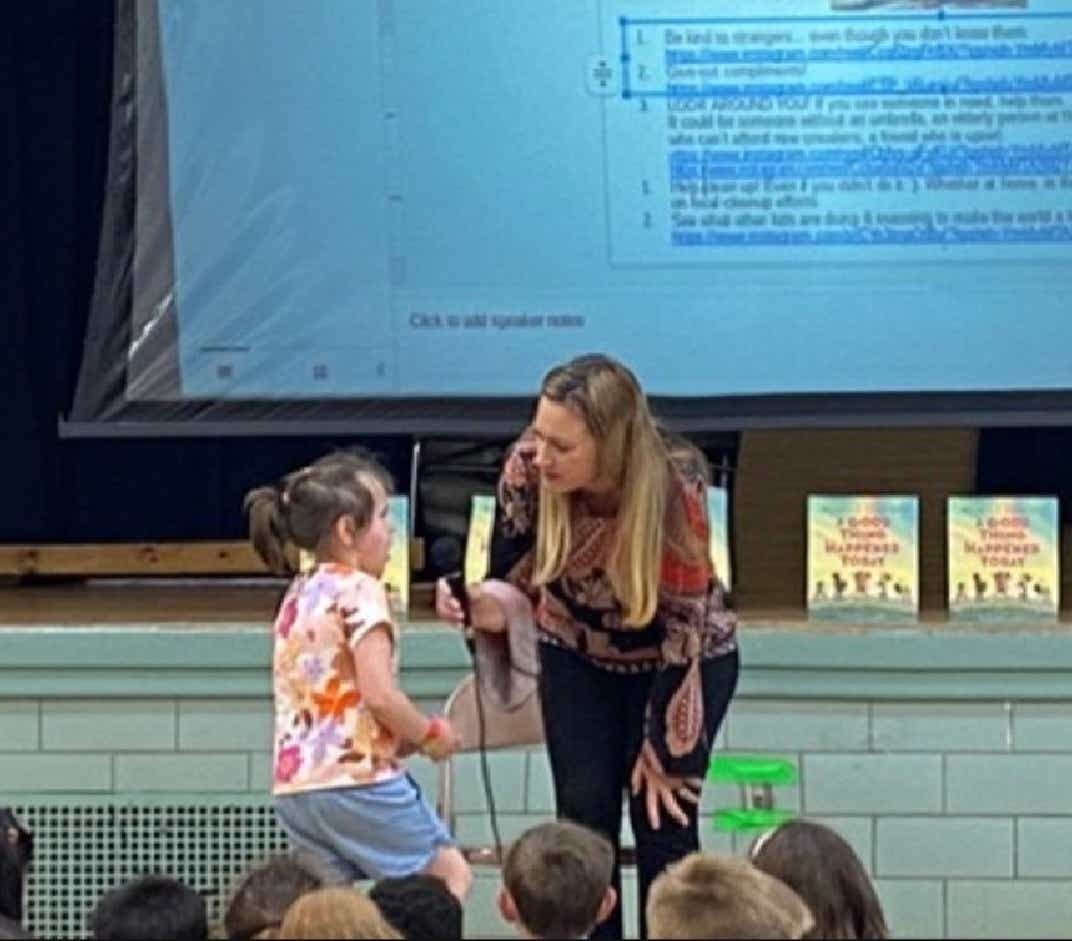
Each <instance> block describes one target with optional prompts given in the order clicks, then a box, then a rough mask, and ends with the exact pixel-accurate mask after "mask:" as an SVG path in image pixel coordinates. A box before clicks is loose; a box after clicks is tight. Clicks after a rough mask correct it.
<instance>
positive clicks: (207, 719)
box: [0, 628, 1072, 937]
mask: <svg viewBox="0 0 1072 941" xmlns="http://www.w3.org/2000/svg"><path fill="white" fill-rule="evenodd" d="M0 633H3V632H0ZM42 637H43V635H42ZM6 639H7V638H6V636H5V637H0V642H6ZM991 641H993V643H991V644H990V645H989V647H988V645H987V644H985V643H982V642H981V639H980V638H976V637H973V636H971V635H969V634H963V635H959V636H958V635H955V634H951V633H949V632H946V635H945V636H942V634H941V633H940V632H936V633H932V634H923V633H920V632H912V631H903V632H901V633H900V634H898V633H897V632H894V631H887V632H882V633H881V634H876V635H873V636H870V637H868V638H863V639H861V638H859V637H857V638H850V637H848V636H846V635H842V634H818V633H814V634H808V633H807V632H802V630H801V629H800V628H797V629H795V630H793V631H788V630H782V631H778V630H773V631H771V630H755V631H749V630H747V629H746V631H745V633H744V635H743V655H744V656H743V658H744V662H745V673H744V676H743V679H742V685H741V691H740V695H739V696H738V698H737V700H736V701H735V703H734V705H733V708H732V711H731V714H730V717H729V720H728V722H727V724H726V727H725V728H724V730H723V734H722V741H721V742H720V746H721V747H724V748H727V749H730V750H732V751H747V752H749V753H758V754H771V755H778V756H785V757H789V758H791V759H793V760H794V761H795V763H796V764H797V766H798V768H799V771H800V775H799V781H798V783H797V784H796V785H794V786H792V787H788V788H783V789H779V791H778V792H777V799H778V804H779V806H782V807H785V808H789V809H791V810H794V811H797V812H799V813H801V814H804V815H807V816H808V817H811V818H814V819H818V820H821V821H824V822H826V823H828V824H830V825H831V826H833V827H834V828H835V829H837V830H838V831H839V832H840V833H842V835H843V836H845V838H846V839H847V840H848V841H849V842H850V843H851V844H852V845H853V846H854V847H855V848H856V850H857V852H858V853H859V855H860V858H861V859H862V860H863V862H864V865H865V866H866V867H867V870H868V872H869V873H871V874H872V876H873V877H874V878H875V879H876V881H877V885H878V888H879V892H880V895H881V897H882V899H883V902H884V904H885V906H886V910H887V914H888V916H889V921H890V924H891V928H892V931H893V933H894V935H895V936H897V937H963V936H975V937H999V936H1000V937H1016V936H1021V937H1024V936H1050V937H1052V936H1059V935H1068V934H1069V933H1070V932H1072V893H1070V892H1069V890H1068V885H1069V883H1068V881H1067V880H1069V878H1072V852H1069V849H1068V847H1069V845H1070V843H1072V791H1070V790H1069V787H1068V781H1069V780H1070V778H1072V691H1070V690H1072V688H1070V687H1068V685H1067V683H1065V684H1063V687H1062V684H1061V683H1060V682H1056V681H1055V677H1059V676H1060V675H1061V671H1065V670H1067V669H1068V668H1069V666H1070V665H1072V639H1066V638H1065V637H1064V636H1063V635H1059V634H1050V635H1042V634H1040V635H1037V636H1032V635H1023V634H1017V633H1015V632H1010V633H1009V634H1007V635H1006V636H1004V637H1000V638H997V639H996V640H995V639H994V638H991ZM49 643H50V642H49V641H48V640H46V639H39V640H38V641H37V642H36V647H35V642H32V641H31V640H29V639H28V638H26V637H24V638H23V639H22V641H21V644H22V646H21V647H18V646H16V647H14V648H8V649H11V650H13V651H14V656H13V657H12V658H8V661H7V663H6V665H5V664H0V803H5V804H34V805H40V804H48V803H56V804H78V805H86V804H93V803H94V802H113V803H114V802H116V801H122V802H127V803H132V804H137V803H139V802H157V803H159V802H162V801H166V802H180V803H184V804H197V803H200V802H215V803H219V802H221V801H224V802H230V801H233V802H236V803H255V804H261V803H264V802H266V801H267V791H268V787H269V777H270V769H269V756H268V743H269V740H270V734H271V708H270V699H269V697H268V692H267V688H266V687H267V680H266V661H265V659H264V649H263V644H262V643H260V642H258V643H257V644H255V645H251V646H250V648H249V650H248V656H247V659H248V663H247V666H246V668H245V669H244V673H245V674H246V678H245V679H241V678H239V680H236V679H235V675H234V671H235V669H236V664H235V663H231V664H230V665H229V666H228V671H229V672H227V673H226V674H225V675H222V674H221V675H218V676H217V675H215V674H216V673H219V669H218V664H217V666H216V667H212V666H211V664H212V663H213V661H214V660H215V659H217V658H216V657H215V654H214V651H213V649H212V648H213V644H214V642H213V641H212V640H211V639H207V635H206V638H203V639H202V641H201V643H202V644H203V645H204V646H202V647H201V648H200V649H199V650H198V652H197V653H196V654H192V653H191V654H188V656H189V657H190V658H191V659H197V660H199V661H201V662H203V669H202V670H201V671H200V672H199V673H198V672H196V671H195V672H191V670H192V667H191V665H190V664H188V663H186V664H184V663H182V662H179V663H173V664H171V665H170V666H168V667H166V668H162V669H161V670H160V671H158V672H157V673H156V674H150V673H146V672H145V671H144V670H143V669H141V668H140V667H139V666H138V664H137V663H136V662H135V663H132V664H130V665H128V666H127V667H125V668H122V670H121V671H120V672H117V671H119V670H120V668H119V667H112V668H106V667H104V666H101V665H100V664H97V665H91V666H86V665H85V664H79V663H78V662H77V656H76V654H75V655H74V656H71V655H70V652H68V653H67V654H65V653H64V651H63V648H62V647H55V646H54V647H48V644H49ZM216 643H222V641H219V642H216ZM454 643H455V639H454V638H450V639H449V641H445V640H444V639H443V637H442V635H441V634H440V635H437V636H435V637H432V636H431V635H428V636H426V637H425V638H424V639H423V640H422V637H421V636H420V632H416V631H414V632H411V633H410V634H409V635H408V637H407V642H406V648H405V649H404V651H403V662H405V661H406V655H407V653H409V654H411V655H412V656H410V660H411V663H412V666H411V668H410V669H408V670H406V672H405V674H404V685H406V686H407V688H409V689H411V691H412V692H413V694H414V695H415V696H417V697H418V698H419V699H420V701H421V702H422V703H423V704H424V705H426V706H427V707H429V708H438V706H439V704H441V703H442V701H443V698H444V696H445V693H446V692H447V691H448V690H449V689H450V688H451V687H452V686H453V684H454V683H455V682H456V681H457V679H458V678H460V677H461V675H462V673H463V671H464V666H465V660H464V651H462V650H461V647H460V644H459V645H458V649H457V650H455V648H454V647H453V646H452V645H453V644H454ZM176 644H180V645H181V638H179V639H177V640H176ZM444 644H449V645H451V646H444ZM42 645H44V646H42ZM1066 647H1067V648H1068V649H1067V650H1066ZM31 648H33V649H36V650H37V652H36V653H35V654H33V656H34V657H36V658H37V659H38V660H40V659H42V658H44V659H47V658H48V657H53V658H54V659H55V660H56V661H57V662H56V663H55V664H54V666H55V669H54V670H53V671H52V673H51V676H52V680H51V681H50V684H47V685H46V688H44V689H40V688H39V686H34V684H33V682H32V681H31V678H30V677H29V673H28V672H27V671H28V670H30V668H29V667H27V666H26V661H27V659H28V658H29V659H33V658H32V657H30V656H29V654H28V653H27V651H28V650H31ZM1031 648H1034V652H1033V653H1027V654H1025V657H1026V658H1027V659H1026V660H1022V661H1017V660H1016V659H1015V657H1013V656H1012V654H1011V653H1010V652H1011V651H1014V650H1030V649H1031ZM179 649H180V647H176V650H179ZM182 649H185V648H184V647H183V648H182ZM969 649H970V650H972V651H974V653H973V654H972V658H973V659H972V658H968V655H967V654H966V653H965V651H967V650H969ZM803 650H807V651H808V655H807V656H804V655H803V654H802V653H801V651H803ZM48 651H51V652H48ZM422 651H423V653H422ZM154 656H155V654H154ZM176 656H179V655H178V654H176ZM116 657H117V662H118V661H119V660H121V659H122V652H121V651H117V652H116ZM65 658H66V659H65ZM987 658H989V659H991V660H992V661H993V663H991V664H990V667H989V669H984V667H986V665H987V664H986V662H985V661H986V660H987ZM72 659H73V660H74V661H75V662H73V663H72V662H70V661H71V660H72ZM135 659H136V658H135ZM233 659H234V657H232V660H233ZM239 659H241V658H239ZM12 660H14V664H13V663H12V662H11V661H12ZM60 661H64V662H60ZM865 661H867V662H865ZM959 661H964V663H963V668H962V669H958V666H957V664H958V662H959ZM868 662H869V663H870V666H868ZM913 662H915V663H916V669H910V668H911V666H912V663H913ZM20 664H21V665H20ZM831 665H832V666H833V669H831V668H830V667H831ZM33 669H37V668H36V667H34V668H33ZM1014 674H1015V675H1016V677H1017V679H1016V681H1015V682H1014V681H1013V680H1012V679H1011V677H1012V676H1013V675H1014ZM124 677H125V678H124ZM184 685H185V686H189V687H190V688H191V689H192V693H191V695H183V694H182V689H183V687H184ZM214 686H215V687H216V688H217V691H218V695H207V694H206V690H210V689H212V688H214ZM154 688H155V689H156V690H157V691H158V692H159V695H156V694H154ZM1062 688H1063V689H1064V692H1062ZM898 689H901V690H902V693H901V694H898ZM34 690H36V692H34ZM138 690H140V692H138ZM869 690H870V692H868V691H869ZM1002 690H1005V691H1006V693H1008V694H1012V696H1013V698H1009V697H1008V696H1007V695H1006V696H1002V695H1001V691H1002ZM116 691H119V694H117V693H116ZM928 691H930V692H929V693H928ZM135 693H136V694H135ZM1062 697H1064V698H1062ZM489 763H490V769H491V776H492V781H493V786H494V794H495V801H496V805H497V810H498V820H499V825H500V828H501V832H502V835H503V837H504V839H509V838H511V837H513V836H516V835H517V834H518V833H519V832H520V831H521V830H523V829H524V828H525V827H527V826H529V825H530V824H532V823H535V822H537V821H540V820H543V819H547V818H549V817H550V816H551V815H552V813H553V805H554V802H553V797H552V789H551V780H550V773H549V769H548V765H547V760H546V756H545V754H544V753H543V752H542V751H539V750H537V751H531V752H508V753H496V754H493V755H491V756H490V759H489ZM412 769H413V772H414V775H415V777H416V778H417V780H418V781H419V782H420V783H421V785H422V787H423V788H424V789H425V790H426V791H427V792H428V794H429V795H430V796H432V799H433V800H434V794H435V789H436V775H435V769H434V767H433V766H432V765H431V764H430V763H428V762H426V761H423V760H415V761H414V762H413V763H412ZM457 773H458V778H457V785H456V794H457V808H458V811H459V814H460V816H459V820H458V828H457V836H458V837H459V839H460V840H461V841H463V842H465V843H472V842H487V841H490V838H491V833H490V826H489V821H488V816H487V808H486V805H485V800H484V792H483V785H482V782H481V778H480V767H479V761H478V758H477V756H475V755H470V756H464V757H463V758H462V759H461V760H460V762H459V764H458V772H457ZM738 804H739V798H738V795H737V793H736V791H735V790H733V789H731V788H728V787H726V786H721V785H719V786H713V785H710V786H708V787H707V789H706V792H705V796H704V804H703V806H704V809H705V812H706V813H707V815H708V816H709V812H710V811H711V810H713V809H715V808H716V807H721V806H737V805H738ZM703 834H704V842H705V845H707V846H709V847H712V848H717V849H721V850H728V851H736V852H742V851H744V849H745V848H746V845H747V842H748V841H747V839H745V838H741V837H735V838H732V839H731V838H729V837H727V836H726V835H724V834H719V833H716V832H715V831H714V829H713V827H712V825H711V824H710V822H709V821H708V820H706V819H705V824H704V829H703ZM626 839H629V837H628V835H627V837H626ZM72 851H74V852H77V851H78V850H77V847H75V848H74V849H73V850H72ZM41 877H42V878H44V877H45V874H42V876H41ZM630 884H631V883H627V886H628V885H630ZM497 885H498V877H497V873H495V872H491V871H481V872H480V873H478V879H477V883H476V887H475V890H474V892H473V896H472V898H471V900H470V903H469V905H468V911H467V919H468V922H467V924H468V932H467V933H468V934H469V935H470V936H472V937H482V936H485V937H486V936H496V935H498V936H501V935H502V934H503V933H504V932H505V931H506V930H507V929H506V928H505V926H503V925H502V924H501V923H500V922H499V920H498V917H497V915H496V914H495V904H494V899H495V892H496V889H497ZM626 903H627V907H628V909H629V912H630V915H629V917H632V914H631V913H632V912H633V910H634V906H635V900H634V897H633V894H632V891H631V889H629V888H627V899H626Z"/></svg>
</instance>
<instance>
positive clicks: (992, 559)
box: [947, 496, 1061, 621]
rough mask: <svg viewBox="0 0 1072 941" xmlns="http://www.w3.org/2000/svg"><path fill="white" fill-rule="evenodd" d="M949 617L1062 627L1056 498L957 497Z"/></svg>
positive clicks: (950, 527)
mask: <svg viewBox="0 0 1072 941" xmlns="http://www.w3.org/2000/svg"><path fill="white" fill-rule="evenodd" d="M947 509H948V516H947V531H948V534H949V585H948V588H949V617H950V619H951V620H957V621H999V620H1000V621H1023V620H1029V621H1056V620H1057V611H1058V603H1059V600H1060V599H1059V598H1058V594H1059V589H1060V584H1061V582H1060V575H1059V572H1060V568H1059V561H1060V560H1059V551H1060V550H1059V542H1058V540H1059V538H1060V536H1059V532H1060V530H1059V523H1058V505H1057V498H1056V497H1017V496H1001V497H950V498H949V502H948V507H947Z"/></svg>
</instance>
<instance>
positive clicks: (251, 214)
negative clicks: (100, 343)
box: [128, 0, 1072, 399]
mask: <svg viewBox="0 0 1072 941" xmlns="http://www.w3.org/2000/svg"><path fill="white" fill-rule="evenodd" d="M158 9H159V36H158V37H147V36H144V35H140V36H139V41H140V42H150V39H152V41H154V42H157V43H158V45H159V50H160V53H159V55H160V70H161V75H162V78H163V88H164V98H165V100H166V111H167V113H166V120H165V122H163V123H162V124H161V125H160V126H161V128H163V129H164V130H166V150H165V154H166V164H167V170H166V201H167V212H166V214H165V213H160V214H158V215H156V216H153V217H152V218H147V219H145V220H143V225H145V226H159V225H161V224H162V223H161V220H162V219H163V220H166V224H167V226H168V227H169V234H170V245H171V257H172V263H173V266H174V273H173V277H174V281H173V285H171V290H173V301H174V310H175V312H176V316H175V324H174V328H175V329H174V332H175V337H176V341H175V343H176V345H175V350H174V355H175V360H176V362H177V369H175V374H176V375H177V376H178V377H179V378H178V382H177V387H176V388H171V389H169V390H168V391H166V392H160V391H159V390H157V391H155V392H153V393H146V394H147V395H149V396H150V397H152V396H155V397H161V398H166V397H169V396H170V397H175V398H182V397H190V398H196V397H213V398H228V397H234V398H266V399H271V398H302V397H315V398H323V397H368V396H373V397H413V396H434V397H452V396H474V395H475V396H512V395H529V394H531V393H532V392H533V390H534V389H535V388H536V386H537V383H538V381H539V378H540V376H541V375H542V374H543V372H544V371H545V370H546V369H547V368H548V366H549V365H551V364H553V363H554V362H556V361H558V360H561V359H563V358H565V357H568V356H572V355H575V354H577V353H581V352H587V351H592V350H603V351H608V352H611V353H613V354H615V355H617V356H620V357H622V358H623V359H625V360H626V361H627V362H629V363H630V364H631V365H633V366H634V368H635V369H636V370H637V372H638V374H639V375H640V377H641V380H642V381H643V382H644V384H645V386H646V388H647V389H648V390H649V391H650V392H652V393H654V394H657V395H670V396H724V395H754V394H769V393H810V392H899V391H935V392H938V391H989V390H1024V389H1064V388H1072V359H1070V357H1069V356H1068V352H1067V351H1068V349H1069V348H1072V318H1070V317H1069V316H1068V312H1067V310H1066V306H1067V300H1066V298H1067V297H1068V296H1070V292H1072V264H1070V262H1072V0H1061V2H1058V0H1030V2H1028V0H1020V2H1017V0H1004V2H1002V0H991V2H985V0H984V2H972V0H961V2H944V3H943V2H937V0H917V2H912V0H892V2H883V0H751V2H750V0H740V2H736V3H732V4H729V3H721V2H714V0H705V2H700V0H680V2H661V0H659V2H655V0H653V2H644V0H471V2H469V0H466V2H459V0H377V2H373V0H360V2H359V0H301V2H298V0H273V2H271V3H263V2H253V0H244V2H239V0H235V2H228V3H219V2H218V0H159V6H158ZM147 133H148V132H147ZM146 234H147V235H148V234H149V233H146ZM154 292H155V293H154ZM159 295H160V289H159V285H158V284H157V283H156V282H153V281H152V280H151V279H144V280H143V282H142V283H141V284H139V283H137V282H136V283H135V309H136V310H135V315H136V316H138V313H137V312H138V311H139V310H140V311H142V314H141V317H142V322H145V321H146V319H147V315H146V313H145V312H146V311H149V312H151V311H153V310H156V309H157V308H158V306H159V305H160V304H161V297H160V296H159ZM137 337H138V334H137V332H135V342H137ZM143 378H144V377H143ZM128 385H129V387H130V388H134V387H135V386H136V387H137V388H143V389H152V388H153V384H152V383H151V382H144V381H143V382H137V383H134V382H132V383H129V384H128Z"/></svg>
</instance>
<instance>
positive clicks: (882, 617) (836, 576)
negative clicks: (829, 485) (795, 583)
mask: <svg viewBox="0 0 1072 941" xmlns="http://www.w3.org/2000/svg"><path fill="white" fill-rule="evenodd" d="M807 570H808V574H807V586H806V589H805V595H806V598H807V608H808V616H809V617H811V618H815V619H817V620H828V621H912V620H915V619H916V618H917V617H918V616H919V499H918V497H916V496H910V495H892V494H891V495H882V496H866V495H842V496H835V495H826V494H812V495H810V496H809V497H808V565H807Z"/></svg>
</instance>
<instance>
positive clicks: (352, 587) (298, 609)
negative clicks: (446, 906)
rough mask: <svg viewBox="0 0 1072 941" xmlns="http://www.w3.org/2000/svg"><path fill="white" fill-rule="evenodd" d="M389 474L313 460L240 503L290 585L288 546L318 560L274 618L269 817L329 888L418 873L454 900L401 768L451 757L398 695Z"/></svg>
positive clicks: (437, 725)
mask: <svg viewBox="0 0 1072 941" xmlns="http://www.w3.org/2000/svg"><path fill="white" fill-rule="evenodd" d="M388 489H389V479H388V476H387V473H386V472H385V471H384V470H383V468H382V467H380V466H379V464H378V463H377V462H376V461H375V460H373V459H372V458H371V457H367V456H363V455H358V454H353V453H346V454H338V455H331V456H329V457H326V458H322V459H321V460H319V461H317V462H316V463H315V464H312V465H310V466H309V467H305V468H302V469H301V470H299V471H297V472H295V473H293V474H291V475H289V476H288V477H287V478H286V479H285V480H283V481H282V483H281V484H280V485H279V486H274V487H261V488H258V489H256V490H253V491H251V492H250V493H249V494H248V495H247V496H246V500H245V509H246V511H247V512H248V514H249V526H250V539H251V541H252V543H253V546H254V548H255V549H256V550H257V552H258V553H259V554H260V556H261V557H262V558H263V559H264V560H265V562H266V563H267V564H268V566H269V567H270V568H272V569H273V570H274V571H277V572H286V573H288V574H292V575H293V571H292V569H291V566H290V562H289V561H288V558H287V555H286V545H287V543H288V542H292V543H294V544H295V545H296V546H298V547H299V548H301V549H307V550H310V551H312V552H314V553H315V555H316V561H317V564H316V566H315V568H314V569H313V570H312V571H310V572H308V573H304V574H299V575H294V577H293V580H292V581H291V583H290V586H289V588H288V589H287V592H286V594H285V595H284V597H283V600H282V602H281V603H280V606H279V611H278V613H277V615H276V619H275V629H274V635H275V648H274V656H273V688H274V697H275V736H274V759H275V761H274V784H273V789H272V790H273V794H274V796H275V801H274V804H275V809H276V813H277V815H278V817H279V821H280V823H281V824H282V826H283V828H284V830H286V832H287V834H288V835H289V837H290V839H291V842H292V843H293V844H294V845H295V846H296V847H297V848H299V849H302V850H305V851H306V852H308V853H309V854H310V855H312V856H313V857H314V858H315V859H316V861H317V863H318V864H319V865H320V866H321V867H322V868H323V869H324V871H325V873H326V874H327V875H328V877H329V879H330V880H331V881H334V882H348V881H353V880H354V879H357V878H361V877H369V878H373V879H382V878H385V877H388V876H404V875H409V874H410V873H414V872H427V873H430V874H432V875H436V876H439V877H440V878H441V879H442V880H443V881H444V882H445V883H446V884H447V886H448V887H449V888H450V890H451V891H452V892H453V893H454V894H455V895H457V896H458V897H459V898H464V897H465V895H466V894H467V892H468V890H469V885H470V882H471V881H472V875H471V873H470V870H469V866H468V864H467V863H466V862H465V859H464V858H463V857H462V855H461V853H460V852H459V851H458V850H457V848H456V847H454V846H453V845H452V840H451V837H450V834H449V833H447V831H446V828H445V827H444V826H443V824H442V822H441V821H440V820H439V819H438V818H437V817H436V816H435V814H434V813H432V811H431V810H430V809H429V807H428V805H427V804H426V803H425V802H424V800H423V799H422V798H421V795H420V792H419V790H418V788H417V786H416V784H415V783H414V781H413V779H412V778H411V777H409V776H408V775H407V774H406V773H405V770H404V768H403V766H402V765H401V764H400V762H399V758H400V757H401V756H403V755H405V754H409V753H412V752H414V751H420V752H422V753H423V754H425V755H428V756H429V757H431V758H433V759H435V760H441V759H443V758H445V757H447V756H448V755H450V754H451V753H452V752H453V751H454V750H455V748H456V747H457V736H456V734H455V732H454V730H453V729H452V728H451V727H450V724H449V723H448V722H447V721H446V720H445V719H442V718H439V717H435V718H432V719H429V718H426V717H425V716H424V715H423V714H422V713H421V712H420V710H419V709H417V707H416V706H415V705H414V704H413V702H412V701H411V700H410V699H409V697H408V696H406V695H405V693H403V692H402V691H401V690H400V689H399V688H398V685H397V682H396V676H397V672H398V660H397V658H398V638H397V629H396V627H395V625H394V623H393V621H392V620H391V614H390V609H389V608H388V603H387V597H386V594H385V592H384V589H383V586H382V585H381V584H380V582H379V581H378V578H379V577H380V575H381V574H382V573H383V569H384V565H385V564H386V562H387V554H388V551H389V547H390V542H391V529H390V524H389V522H388V504H387V493H388Z"/></svg>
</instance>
